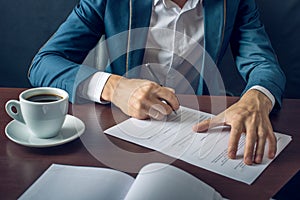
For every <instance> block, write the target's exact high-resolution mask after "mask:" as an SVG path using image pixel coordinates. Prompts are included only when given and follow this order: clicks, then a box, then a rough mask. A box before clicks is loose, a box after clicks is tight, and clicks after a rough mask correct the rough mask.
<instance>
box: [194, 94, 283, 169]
mask: <svg viewBox="0 0 300 200" xmlns="http://www.w3.org/2000/svg"><path fill="white" fill-rule="evenodd" d="M271 110H272V103H271V101H270V99H269V98H268V97H267V96H265V95H264V94H263V93H261V92H260V91H258V90H255V89H252V90H249V91H247V92H246V93H245V94H244V95H243V96H242V97H241V99H240V100H239V101H238V102H237V103H235V104H233V105H232V106H231V107H229V108H227V109H226V110H225V111H224V112H222V113H220V114H219V115H217V116H215V117H213V118H212V119H209V120H205V121H202V122H200V123H198V124H196V125H195V126H194V127H193V130H194V131H196V132H203V131H206V130H208V129H209V128H212V127H216V126H220V125H229V126H231V130H230V136H229V143H228V157H229V158H231V159H235V158H236V153H237V150H238V143H239V140H240V137H241V135H242V133H245V134H246V144H245V150H244V163H245V164H247V165H251V164H252V163H253V162H254V163H261V162H262V159H263V155H264V151H265V144H266V141H267V140H268V147H269V148H268V157H269V158H270V159H272V158H274V157H275V154H276V150H277V141H276V137H275V134H274V132H273V129H272V125H271V122H270V119H269V114H270V111H271Z"/></svg>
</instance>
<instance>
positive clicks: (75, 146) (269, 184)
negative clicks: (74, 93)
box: [0, 88, 300, 199]
mask: <svg viewBox="0 0 300 200" xmlns="http://www.w3.org/2000/svg"><path fill="white" fill-rule="evenodd" d="M23 90H24V89H21V88H0V116H1V118H0V130H1V135H0V177H1V179H0V180H1V181H0V196H1V199H16V198H17V197H19V196H20V195H21V194H22V193H23V192H24V191H25V190H26V189H27V188H28V187H29V186H30V185H31V184H32V183H33V182H34V181H35V180H36V179H37V178H38V177H39V176H40V175H41V174H42V173H43V172H44V171H45V170H46V169H47V168H48V167H49V166H50V165H51V164H52V163H59V164H70V165H83V166H97V167H109V168H117V169H119V170H123V171H126V172H128V173H129V174H130V175H132V176H135V175H136V173H135V172H137V171H138V170H139V169H140V167H141V166H143V165H144V164H147V163H150V162H154V161H162V162H170V163H172V165H174V166H177V167H179V168H181V169H184V170H185V171H187V172H189V173H191V174H193V175H194V176H196V177H198V178H199V179H201V180H203V181H204V182H206V183H208V184H209V185H211V186H213V187H214V188H215V189H216V190H217V191H219V192H220V193H221V194H222V195H223V196H224V197H227V198H229V199H241V198H242V199H269V198H270V197H271V196H272V195H274V194H275V193H276V192H277V191H278V190H279V189H280V188H281V187H282V186H283V185H284V184H285V183H286V182H287V181H288V180H289V179H290V178H291V177H292V176H293V175H294V174H295V173H296V172H297V171H298V170H299V169H300V157H299V155H300V147H299V144H300V123H299V120H298V119H299V116H300V100H292V99H285V100H284V101H283V107H282V110H281V111H280V112H279V113H277V114H273V115H271V120H272V124H273V127H274V130H275V131H277V132H282V133H286V134H289V135H292V136H293V140H292V142H291V143H290V144H289V145H288V146H287V148H286V149H284V151H283V152H282V153H281V154H280V155H279V156H278V157H277V158H276V159H275V160H274V161H273V162H272V163H271V165H270V166H269V167H268V168H267V169H266V170H265V171H264V172H263V173H262V175H261V176H260V177H259V178H258V179H257V180H256V181H255V182H254V183H253V184H252V185H250V186H249V185H247V184H244V183H240V182H237V181H234V180H231V179H229V178H226V177H223V176H220V175H218V174H215V173H212V172H209V171H207V170H204V169H201V168H198V167H195V166H193V165H190V164H188V163H185V162H183V161H180V160H174V159H172V158H169V157H168V156H165V155H162V154H160V153H156V154H149V155H151V156H147V153H149V152H152V151H151V150H149V149H146V148H143V147H141V146H138V145H134V144H132V143H129V142H125V141H122V140H119V139H117V138H113V137H110V136H107V135H105V134H103V131H102V130H104V129H105V128H108V127H110V126H112V125H114V124H115V123H116V122H118V121H122V120H124V119H126V116H124V115H123V114H121V113H120V112H119V111H118V109H114V108H113V109H112V108H111V107H110V106H108V105H107V106H103V105H98V104H85V105H70V111H69V112H70V113H71V114H73V115H75V116H77V117H79V118H80V119H81V120H83V121H84V123H85V125H86V131H85V133H84V134H83V136H82V137H80V138H79V139H76V140H74V141H72V142H70V143H68V144H64V145H61V146H56V147H50V148H29V147H24V146H21V145H18V144H15V143H14V142H12V141H10V140H9V139H8V138H7V137H6V136H5V132H4V129H5V126H6V125H7V123H9V122H10V121H11V118H10V117H9V116H8V115H7V114H6V112H5V109H4V105H5V103H6V102H7V101H8V100H9V99H18V95H19V93H20V92H21V91H23ZM226 99H227V105H231V104H232V103H233V102H235V101H237V98H234V97H227V98H226ZM198 100H199V104H200V105H199V106H200V109H201V110H203V111H206V112H209V111H210V110H211V98H210V97H208V96H203V97H198ZM214 100H216V101H217V102H218V101H222V98H220V97H214ZM181 102H182V104H183V105H185V106H188V107H189V106H192V107H197V105H194V104H193V103H191V100H190V99H189V98H185V99H182V100H181ZM112 111H113V112H112ZM216 112H218V108H217V109H216ZM103 141H108V143H107V142H106V143H105V142H103ZM124 152H125V154H124ZM126 152H127V153H128V156H124V155H126Z"/></svg>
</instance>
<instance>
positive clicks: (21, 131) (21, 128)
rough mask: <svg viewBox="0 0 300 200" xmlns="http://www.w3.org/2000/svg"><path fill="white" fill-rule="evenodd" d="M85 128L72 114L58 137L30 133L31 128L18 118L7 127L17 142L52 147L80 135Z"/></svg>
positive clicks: (7, 130)
mask: <svg viewBox="0 0 300 200" xmlns="http://www.w3.org/2000/svg"><path fill="white" fill-rule="evenodd" d="M84 130H85V125H84V123H83V122H82V121H81V120H80V119H78V118H76V117H74V116H72V115H67V116H66V119H65V122H64V124H63V127H62V129H61V130H60V132H59V134H58V135H57V136H56V137H53V138H48V139H41V138H37V137H36V136H34V135H33V134H31V133H30V130H28V128H27V127H26V126H25V124H22V123H20V122H18V121H16V120H13V121H11V122H9V123H8V124H7V126H6V127H5V133H6V136H7V137H8V138H9V139H10V140H12V141H13V142H15V143H18V144H21V145H24V146H28V147H52V146H57V145H61V144H65V143H67V142H70V141H72V140H75V139H76V138H78V137H80V136H81V135H82V134H83V132H84Z"/></svg>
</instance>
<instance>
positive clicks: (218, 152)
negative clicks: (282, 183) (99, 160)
mask: <svg viewBox="0 0 300 200" xmlns="http://www.w3.org/2000/svg"><path fill="white" fill-rule="evenodd" d="M212 116H213V115H211V114H208V113H205V112H201V111H197V110H193V109H189V108H186V107H182V106H181V107H180V110H178V111H177V115H175V114H171V115H170V116H168V117H167V119H166V120H165V121H156V120H138V119H134V118H130V119H128V120H125V121H124V122H122V123H120V124H118V125H116V126H113V127H111V128H109V129H107V130H105V131H104V132H105V133H107V134H109V135H112V136H115V137H118V138H121V139H124V140H126V141H130V142H133V143H136V144H139V145H141V146H144V147H148V148H150V149H153V150H156V151H159V152H162V153H164V154H166V155H169V156H172V157H174V158H177V159H181V160H184V161H186V162H188V163H191V164H193V165H196V166H198V167H201V168H204V169H207V170H209V171H213V172H215V173H218V174H221V175H223V176H226V177H229V178H232V179H235V180H237V181H241V182H244V183H247V184H251V183H253V182H254V180H255V179H256V178H257V177H258V176H259V175H260V174H261V173H262V172H263V170H264V169H265V168H266V167H267V166H268V165H269V164H270V163H271V162H272V160H271V159H268V157H267V152H265V155H264V158H263V162H262V164H256V165H251V166H248V165H245V164H244V162H243V152H244V145H245V135H242V137H241V139H240V142H239V150H238V152H237V159H234V160H233V159H229V158H228V157H227V146H228V141H229V130H228V127H227V130H226V127H218V128H213V129H210V130H209V131H208V133H195V132H193V130H192V126H193V125H194V124H196V123H198V122H200V121H202V120H205V119H208V118H210V117H212ZM222 129H223V130H222ZM275 135H276V137H277V154H276V156H277V155H278V154H279V153H280V152H281V151H282V150H283V149H284V148H285V147H286V146H287V144H288V143H289V142H290V141H291V140H292V138H291V136H288V135H284V134H280V133H275Z"/></svg>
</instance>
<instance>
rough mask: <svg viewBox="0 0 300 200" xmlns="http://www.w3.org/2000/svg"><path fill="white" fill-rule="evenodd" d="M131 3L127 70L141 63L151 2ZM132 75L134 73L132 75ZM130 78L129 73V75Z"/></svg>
mask: <svg viewBox="0 0 300 200" xmlns="http://www.w3.org/2000/svg"><path fill="white" fill-rule="evenodd" d="M129 1H131V4H130V5H131V8H130V9H131V11H130V13H131V16H129V17H130V19H129V20H130V22H129V23H131V25H130V26H131V27H130V33H129V34H130V36H129V46H128V48H129V49H128V50H129V54H128V70H131V69H133V68H134V67H136V66H139V65H141V64H142V63H143V58H144V52H145V50H144V48H145V46H146V42H147V35H148V28H149V25H150V19H151V11H152V4H153V3H152V2H153V1H152V0H129ZM133 74H134V73H133ZM129 76H130V73H129Z"/></svg>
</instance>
